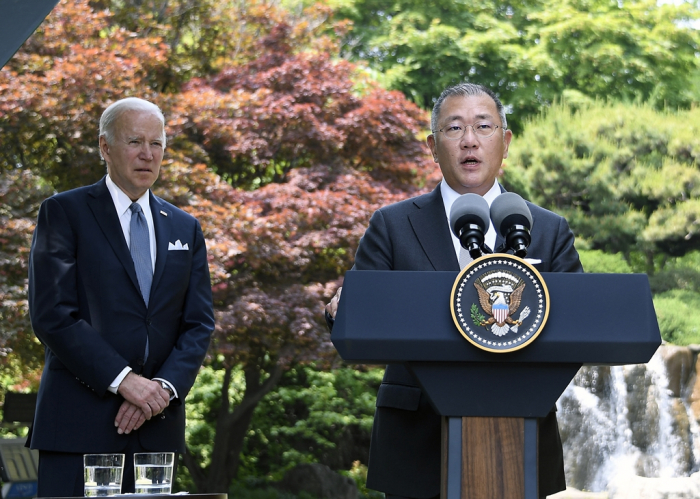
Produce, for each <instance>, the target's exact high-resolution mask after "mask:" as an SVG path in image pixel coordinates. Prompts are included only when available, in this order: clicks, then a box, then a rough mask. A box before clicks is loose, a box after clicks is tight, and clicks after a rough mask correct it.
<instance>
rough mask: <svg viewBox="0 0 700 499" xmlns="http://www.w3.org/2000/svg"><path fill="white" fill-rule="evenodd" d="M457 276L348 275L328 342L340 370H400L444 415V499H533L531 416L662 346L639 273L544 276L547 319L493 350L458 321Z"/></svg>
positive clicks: (534, 449)
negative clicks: (454, 303) (576, 382)
mask: <svg viewBox="0 0 700 499" xmlns="http://www.w3.org/2000/svg"><path fill="white" fill-rule="evenodd" d="M457 276H458V272H456V271H455V272H408V271H350V272H348V273H347V274H346V275H345V280H344V283H343V295H342V298H341V300H340V303H339V307H338V312H337V315H336V320H335V325H334V327H333V332H332V334H331V340H332V342H333V344H334V345H335V347H336V349H337V350H338V353H339V354H340V356H341V357H342V358H343V359H344V360H345V361H348V362H355V363H364V364H388V363H403V364H405V365H406V366H407V367H408V368H409V370H410V371H411V372H412V374H413V375H414V376H415V378H416V380H417V381H418V383H419V384H420V385H421V388H422V389H423V393H425V394H426V395H427V397H428V398H429V400H430V402H431V403H432V405H433V407H434V408H435V410H436V411H437V413H438V414H440V415H442V416H443V463H442V476H443V483H442V492H441V497H442V499H493V498H498V499H538V498H539V490H538V484H537V420H536V419H535V418H537V417H544V416H546V415H547V413H548V412H549V411H550V409H551V408H552V407H553V406H554V405H555V403H556V401H557V399H558V398H559V396H560V395H561V394H562V392H563V391H564V390H565V389H566V387H567V386H568V384H569V383H570V382H571V380H572V379H573V378H574V376H575V375H576V373H577V372H578V370H579V368H580V367H581V366H582V365H623V364H642V363H646V362H648V361H649V360H650V359H651V357H652V356H653V355H654V352H655V351H656V349H657V348H658V346H659V345H660V344H661V335H660V333H659V327H658V322H657V319H656V313H655V311H654V305H653V302H652V299H651V291H650V289H649V281H648V278H647V276H646V275H645V274H569V273H542V277H543V279H544V282H545V283H546V285H547V288H548V290H549V296H550V311H549V317H548V320H547V323H546V324H545V326H544V329H543V330H542V331H541V333H540V335H539V336H538V337H537V338H536V339H535V341H533V342H532V343H531V344H529V345H527V346H526V347H525V348H522V349H520V350H517V351H513V352H508V353H494V352H489V351H485V350H482V349H480V348H477V347H476V346H475V345H473V344H472V343H470V342H468V341H467V340H466V339H465V338H464V337H463V336H462V335H461V334H460V332H459V330H458V329H457V326H456V325H455V324H454V322H453V319H452V314H451V311H450V294H451V291H452V287H453V284H454V282H455V279H456V278H457Z"/></svg>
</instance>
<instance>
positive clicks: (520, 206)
mask: <svg viewBox="0 0 700 499" xmlns="http://www.w3.org/2000/svg"><path fill="white" fill-rule="evenodd" d="M491 219H492V220H493V225H494V227H496V230H497V231H498V232H499V233H500V234H501V235H502V236H503V235H504V234H503V232H504V231H506V230H508V229H509V228H510V227H511V226H512V225H513V224H514V223H517V224H519V225H524V226H525V227H527V228H528V229H531V228H532V214H531V213H530V208H528V207H527V203H525V200H524V199H523V198H521V197H520V196H518V195H517V194H516V193H514V192H504V193H503V194H500V195H499V196H498V197H497V198H496V199H495V200H494V201H493V203H491ZM506 219H508V220H506ZM503 222H508V223H506V224H505V225H508V227H502V225H504V223H503Z"/></svg>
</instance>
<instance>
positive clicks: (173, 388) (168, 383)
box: [153, 378, 178, 400]
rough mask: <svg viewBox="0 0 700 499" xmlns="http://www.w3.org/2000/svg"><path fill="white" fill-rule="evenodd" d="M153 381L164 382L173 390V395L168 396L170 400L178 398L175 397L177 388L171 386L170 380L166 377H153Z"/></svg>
mask: <svg viewBox="0 0 700 499" xmlns="http://www.w3.org/2000/svg"><path fill="white" fill-rule="evenodd" d="M153 381H162V382H163V383H165V384H166V385H168V386H169V387H170V389H171V390H172V391H173V396H172V397H170V400H173V399H176V398H178V397H177V390H176V389H175V387H174V386H173V384H172V383H171V382H170V381H168V380H167V379H163V378H153Z"/></svg>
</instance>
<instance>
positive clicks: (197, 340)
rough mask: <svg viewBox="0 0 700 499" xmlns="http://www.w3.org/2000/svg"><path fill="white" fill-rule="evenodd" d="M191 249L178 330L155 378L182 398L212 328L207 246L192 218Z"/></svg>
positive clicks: (191, 379)
mask: <svg viewBox="0 0 700 499" xmlns="http://www.w3.org/2000/svg"><path fill="white" fill-rule="evenodd" d="M194 230H195V234H194V253H193V257H192V268H191V271H190V280H189V286H188V288H187V294H186V297H185V303H184V304H183V310H182V318H181V321H180V332H179V335H178V340H177V343H176V344H175V347H174V348H173V350H172V351H171V352H170V355H168V358H167V359H166V360H165V362H164V363H163V365H162V366H161V368H160V369H159V370H158V372H157V373H156V375H155V376H154V377H155V378H163V379H165V380H167V381H168V382H170V383H171V384H172V385H173V386H174V387H175V389H176V390H177V394H178V398H177V399H176V400H178V401H180V402H181V401H183V400H184V399H185V397H186V396H187V394H188V393H189V391H190V389H191V388H192V385H194V381H195V378H196V377H197V374H198V373H199V369H200V367H201V365H202V362H203V361H204V357H205V355H206V353H207V349H208V347H209V340H210V338H211V334H212V332H213V331H214V307H213V301H212V296H211V280H210V275H209V264H208V261H207V248H206V243H205V241H204V234H203V233H202V228H201V226H200V225H199V222H195V228H194Z"/></svg>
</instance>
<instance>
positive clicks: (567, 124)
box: [505, 102, 700, 275]
mask: <svg viewBox="0 0 700 499" xmlns="http://www.w3.org/2000/svg"><path fill="white" fill-rule="evenodd" d="M579 104H580V103H579ZM698 130H700V110H697V109H693V110H690V111H678V112H671V111H658V110H656V109H654V108H653V107H652V106H650V105H640V104H623V103H615V104H612V103H610V104H605V103H602V102H594V103H589V104H587V105H582V106H581V107H580V108H579V109H578V110H572V109H571V108H570V107H569V106H567V105H566V104H560V105H557V106H554V107H552V108H551V109H549V110H548V111H547V112H545V113H543V114H542V115H541V116H540V117H538V118H536V119H533V120H531V121H529V122H528V124H527V127H526V129H525V132H524V133H523V134H522V136H520V137H516V138H515V139H514V140H513V143H512V144H511V148H510V157H509V158H508V160H507V162H508V167H507V168H506V169H505V179H506V184H507V183H508V179H509V178H510V177H511V176H514V177H515V178H516V179H517V180H518V181H519V182H520V185H521V186H522V185H525V186H527V189H526V192H522V194H524V195H525V196H526V197H529V198H530V199H531V200H532V201H534V202H535V203H537V204H539V205H541V206H544V207H546V208H549V209H552V210H554V211H556V212H558V213H560V214H562V215H564V216H565V217H566V218H567V220H568V221H569V223H570V225H571V227H572V229H573V230H574V233H575V234H576V236H577V239H578V240H579V246H580V247H584V248H590V249H593V250H600V251H603V252H606V253H612V254H618V253H619V254H621V255H623V256H624V259H625V261H626V262H627V264H628V265H629V266H630V268H631V269H632V270H633V271H635V272H640V271H641V272H647V273H648V274H650V275H652V274H654V273H655V272H657V271H660V270H662V269H663V267H664V265H665V263H666V261H667V260H668V258H669V257H676V256H682V255H684V254H685V253H687V252H690V251H693V250H696V249H700V229H698V222H697V220H700V208H699V207H700V203H699V202H698V196H699V195H700V173H699V172H698V160H699V156H700V141H699V139H698V134H697V131H698ZM523 178H524V179H525V182H523V181H522V179H523ZM521 189H522V187H521Z"/></svg>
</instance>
